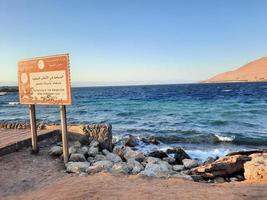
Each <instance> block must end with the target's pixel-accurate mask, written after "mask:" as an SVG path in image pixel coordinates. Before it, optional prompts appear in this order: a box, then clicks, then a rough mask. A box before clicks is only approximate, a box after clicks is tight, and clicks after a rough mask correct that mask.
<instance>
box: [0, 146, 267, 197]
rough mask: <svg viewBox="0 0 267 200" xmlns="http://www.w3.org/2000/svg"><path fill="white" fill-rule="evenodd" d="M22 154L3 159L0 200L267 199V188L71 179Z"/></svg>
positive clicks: (131, 178) (53, 164) (51, 163)
mask: <svg viewBox="0 0 267 200" xmlns="http://www.w3.org/2000/svg"><path fill="white" fill-rule="evenodd" d="M48 149H49V148H48V147H44V148H42V149H41V151H40V152H39V154H38V155H32V154H30V148H24V149H23V150H21V151H19V152H14V153H11V154H7V155H5V156H2V157H0V163H1V165H0V194H1V195H0V199H38V200H42V199H62V200H63V199H64V200H66V199H205V200H206V199H215V198H216V199H235V200H237V199H266V196H267V183H265V182H263V183H248V182H239V183H223V184H207V183H195V182H192V181H187V180H183V179H175V178H169V179H161V178H144V177H139V176H136V175H116V176H114V175H111V174H107V173H99V174H95V175H87V176H81V175H76V174H67V173H65V172H64V165H63V163H62V161H61V160H60V159H53V158H51V157H50V156H49V155H48V153H47V152H48Z"/></svg>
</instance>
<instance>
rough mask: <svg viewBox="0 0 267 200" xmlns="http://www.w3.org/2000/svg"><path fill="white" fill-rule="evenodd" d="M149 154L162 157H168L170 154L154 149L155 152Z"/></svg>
mask: <svg viewBox="0 0 267 200" xmlns="http://www.w3.org/2000/svg"><path fill="white" fill-rule="evenodd" d="M148 156H150V157H155V158H160V159H162V158H165V157H168V155H167V154H166V153H165V152H164V151H153V152H151V153H149V154H148Z"/></svg>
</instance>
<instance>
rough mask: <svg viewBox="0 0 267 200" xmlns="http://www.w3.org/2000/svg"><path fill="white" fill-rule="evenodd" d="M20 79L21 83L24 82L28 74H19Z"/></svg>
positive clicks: (26, 80)
mask: <svg viewBox="0 0 267 200" xmlns="http://www.w3.org/2000/svg"><path fill="white" fill-rule="evenodd" d="M20 80H21V82H22V83H24V84H26V83H27V82H28V76H27V74H26V73H22V74H21V77H20Z"/></svg>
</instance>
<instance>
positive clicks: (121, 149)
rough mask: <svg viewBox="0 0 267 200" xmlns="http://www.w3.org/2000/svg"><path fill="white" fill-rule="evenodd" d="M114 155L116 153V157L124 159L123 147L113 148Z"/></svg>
mask: <svg viewBox="0 0 267 200" xmlns="http://www.w3.org/2000/svg"><path fill="white" fill-rule="evenodd" d="M113 153H115V154H116V155H118V156H120V157H121V158H123V155H124V153H125V152H124V149H123V148H121V147H118V146H115V147H114V148H113Z"/></svg>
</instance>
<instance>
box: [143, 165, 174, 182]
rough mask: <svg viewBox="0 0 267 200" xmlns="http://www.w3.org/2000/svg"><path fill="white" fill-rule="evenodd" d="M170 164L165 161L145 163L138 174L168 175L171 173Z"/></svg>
mask: <svg viewBox="0 0 267 200" xmlns="http://www.w3.org/2000/svg"><path fill="white" fill-rule="evenodd" d="M173 173H174V172H173V170H172V166H171V165H170V164H169V163H167V162H165V161H161V162H159V163H151V162H150V163H147V165H146V167H145V170H144V171H142V172H141V173H140V174H141V175H144V176H151V177H158V178H160V177H168V176H169V175H171V174H173Z"/></svg>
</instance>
